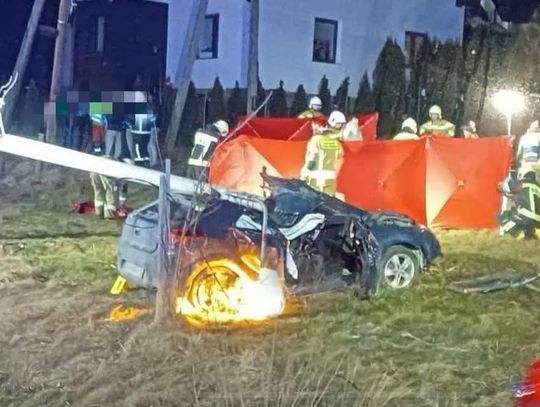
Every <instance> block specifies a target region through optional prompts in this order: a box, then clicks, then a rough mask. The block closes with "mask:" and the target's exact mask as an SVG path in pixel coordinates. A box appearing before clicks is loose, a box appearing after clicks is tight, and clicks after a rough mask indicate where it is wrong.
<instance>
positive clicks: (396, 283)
mask: <svg viewBox="0 0 540 407" xmlns="http://www.w3.org/2000/svg"><path fill="white" fill-rule="evenodd" d="M419 273H420V263H419V262H418V257H417V255H416V253H415V252H414V251H413V250H411V249H409V248H408V247H405V246H391V247H389V248H388V249H386V251H385V252H384V254H383V256H382V259H381V265H380V268H379V282H380V283H382V284H383V286H384V287H389V288H392V289H401V288H407V287H409V286H410V285H411V284H412V282H413V280H414V278H415V277H416V276H417V275H418V274H419Z"/></svg>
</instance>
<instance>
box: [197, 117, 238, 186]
mask: <svg viewBox="0 0 540 407" xmlns="http://www.w3.org/2000/svg"><path fill="white" fill-rule="evenodd" d="M228 134H229V124H228V123H227V122H226V121H225V120H218V121H217V122H215V123H213V124H212V125H210V126H209V127H207V128H206V129H199V130H197V131H196V132H195V135H194V136H193V149H192V150H191V154H190V156H189V159H188V173H187V176H188V177H189V178H192V179H195V180H199V179H201V177H204V178H205V179H206V177H207V176H208V165H209V162H210V158H211V157H212V154H214V151H215V150H216V147H217V146H218V145H219V144H220V143H221V142H222V141H223V140H225V138H226V137H227V135H228Z"/></svg>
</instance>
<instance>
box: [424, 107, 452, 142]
mask: <svg viewBox="0 0 540 407" xmlns="http://www.w3.org/2000/svg"><path fill="white" fill-rule="evenodd" d="M429 118H430V120H428V121H427V122H425V123H424V124H422V125H421V126H420V136H428V135H433V134H435V135H437V134H438V135H442V136H446V137H454V136H455V135H456V126H455V125H454V124H453V123H450V122H449V121H447V120H444V119H443V118H442V110H441V108H440V107H439V106H437V105H433V106H431V107H430V109H429Z"/></svg>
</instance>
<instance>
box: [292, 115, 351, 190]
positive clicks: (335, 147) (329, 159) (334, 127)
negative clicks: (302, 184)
mask: <svg viewBox="0 0 540 407" xmlns="http://www.w3.org/2000/svg"><path fill="white" fill-rule="evenodd" d="M345 123H347V119H346V118H345V115H344V114H343V113H341V112H339V111H334V112H332V113H331V114H330V116H329V118H328V127H327V129H325V131H323V132H322V133H321V134H316V135H314V136H313V137H312V138H311V139H310V140H309V142H308V146H307V150H306V158H305V162H304V166H303V168H302V171H301V173H300V178H301V179H302V180H304V181H306V182H307V184H308V185H309V186H311V187H312V188H314V189H316V190H317V191H320V192H323V193H325V194H328V195H331V196H335V195H336V172H337V166H338V163H339V161H340V160H341V157H342V155H343V152H342V149H341V144H340V141H339V140H340V138H341V136H342V130H343V126H344V125H345Z"/></svg>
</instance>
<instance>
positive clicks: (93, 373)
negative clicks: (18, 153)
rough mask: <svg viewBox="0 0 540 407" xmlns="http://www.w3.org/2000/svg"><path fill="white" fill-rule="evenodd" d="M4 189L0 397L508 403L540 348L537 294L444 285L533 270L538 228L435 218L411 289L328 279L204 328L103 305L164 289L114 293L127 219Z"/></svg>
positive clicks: (136, 301) (149, 299)
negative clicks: (270, 306)
mask: <svg viewBox="0 0 540 407" xmlns="http://www.w3.org/2000/svg"><path fill="white" fill-rule="evenodd" d="M32 193H33V194H42V196H43V197H45V196H47V191H46V190H42V187H39V188H36V191H34V192H32ZM49 196H50V194H49ZM7 201H8V202H7V203H6V201H5V200H4V199H2V202H4V203H3V204H2V205H1V207H0V217H1V218H2V228H1V232H0V234H1V238H2V239H4V241H6V239H7V240H8V241H9V242H10V243H15V244H14V245H8V246H6V247H5V250H3V251H1V252H0V361H1V363H0V405H1V406H45V405H50V406H61V405H77V406H109V405H110V406H184V405H185V406H197V405H199V406H259V405H260V406H276V405H279V406H315V405H317V406H334V405H335V406H462V405H474V406H503V405H510V384H511V383H512V382H513V381H516V380H519V379H520V378H521V377H522V375H523V373H524V369H525V368H526V366H527V365H528V364H529V363H530V361H531V360H532V359H534V358H535V357H536V356H537V355H538V354H539V353H540V342H539V341H538V329H539V325H540V316H539V313H538V309H539V308H540V294H538V293H536V292H533V291H530V290H527V289H523V288H521V289H515V290H508V291H505V292H499V293H493V294H486V295H482V294H478V295H459V294H456V293H453V292H451V291H449V290H447V289H446V285H447V284H448V283H449V282H451V281H454V280H456V279H461V278H463V277H470V276H474V275H481V274H484V273H486V272H496V271H504V270H506V269H514V270H517V271H531V270H534V271H536V270H537V266H538V264H540V251H539V250H538V248H539V244H538V243H537V242H523V241H520V242H516V241H514V240H512V239H509V238H499V237H498V236H497V235H496V233H495V232H491V231H479V232H463V231H461V232H457V231H451V232H440V233H439V237H440V240H441V243H442V246H443V249H444V252H445V256H444V257H443V258H442V259H441V260H440V261H439V262H438V264H437V265H436V266H435V267H433V268H432V270H431V271H430V272H429V273H427V274H425V275H423V276H422V277H421V278H420V279H419V280H418V281H417V283H416V284H415V286H414V287H412V288H411V289H409V290H405V291H399V292H390V291H387V292H385V293H384V294H383V295H382V296H380V297H378V298H375V299H373V300H371V301H369V302H360V301H358V300H356V299H355V298H354V297H353V296H352V295H351V293H348V292H347V293H341V294H326V295H320V296H315V297H312V298H310V299H309V300H307V301H306V303H305V307H304V312H303V313H302V314H300V315H296V316H290V317H286V318H282V319H279V320H276V321H268V322H266V323H264V324H259V325H253V326H250V327H243V328H234V329H233V328H230V329H213V330H211V329H208V330H203V331H201V330H194V329H190V328H189V327H186V326H184V325H182V323H181V321H178V323H176V324H174V325H172V326H161V327H156V326H154V325H152V319H153V316H152V315H144V316H142V317H140V318H138V319H135V320H132V321H126V322H116V323H115V322H108V321H106V318H107V316H108V312H109V311H110V310H111V309H112V308H113V307H114V306H116V305H118V304H125V305H133V306H138V307H141V308H147V307H151V306H152V305H153V294H152V293H148V292H145V291H142V290H135V291H130V292H128V293H127V294H125V295H123V296H122V297H120V298H118V297H112V296H110V295H109V294H108V288H109V287H110V285H111V284H112V282H113V280H114V276H115V275H114V263H115V259H114V253H115V240H116V237H115V236H116V235H117V233H118V230H119V228H118V225H116V224H114V223H106V222H104V221H102V222H99V221H97V220H95V219H93V218H92V217H91V216H81V215H73V214H69V213H67V212H66V211H64V210H63V209H62V207H59V206H55V205H52V204H45V203H46V202H47V201H46V200H38V201H37V204H35V203H31V202H29V200H28V199H22V202H18V203H19V205H17V206H13V203H12V202H11V201H9V200H7ZM22 204H24V205H22ZM21 205H22V206H21ZM62 205H64V206H67V203H66V202H65V201H64V202H63V204H62ZM38 209H39V210H38ZM15 214H17V216H15ZM36 231H39V233H38V232H36ZM81 233H82V234H84V237H83V236H81ZM20 242H23V243H24V248H22V249H20V248H19V246H17V244H18V243H20Z"/></svg>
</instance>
